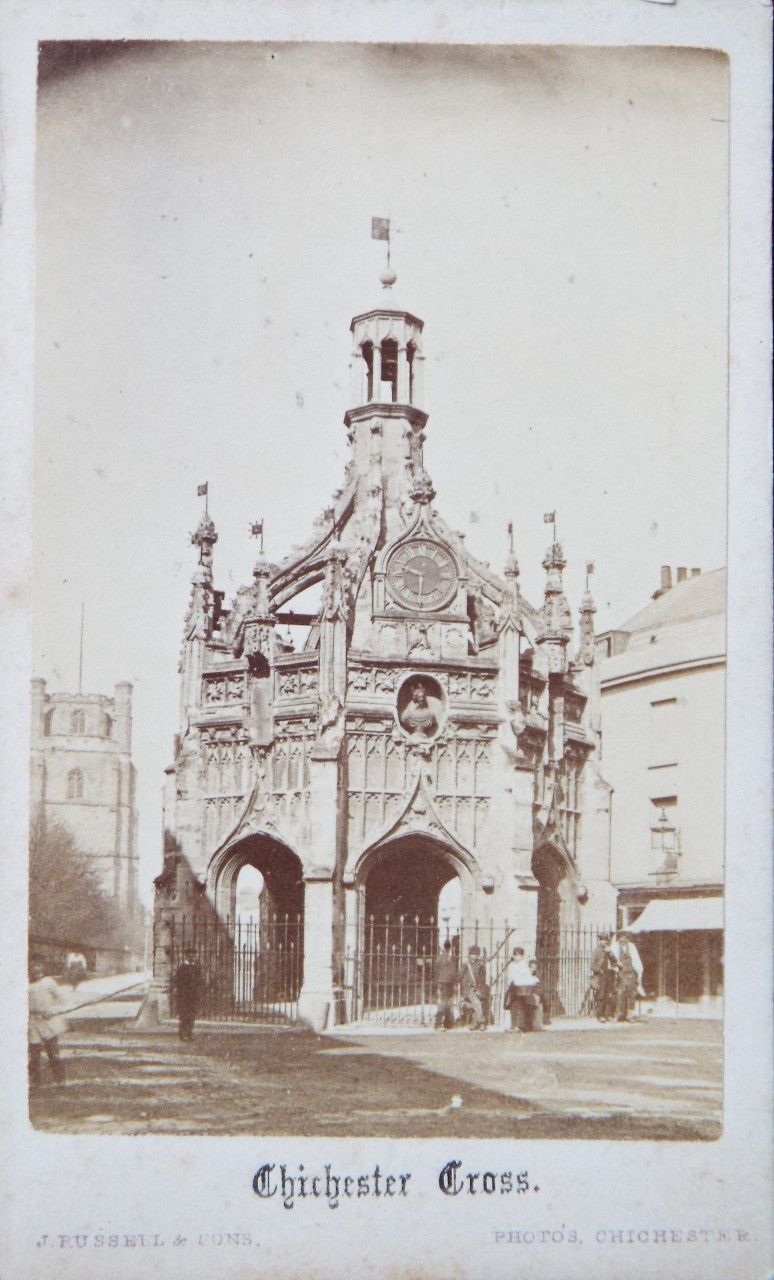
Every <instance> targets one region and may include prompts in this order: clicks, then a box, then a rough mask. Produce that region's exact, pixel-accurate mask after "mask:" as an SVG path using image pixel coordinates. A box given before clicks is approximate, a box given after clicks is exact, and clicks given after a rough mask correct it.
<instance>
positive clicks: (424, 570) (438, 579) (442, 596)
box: [387, 538, 457, 609]
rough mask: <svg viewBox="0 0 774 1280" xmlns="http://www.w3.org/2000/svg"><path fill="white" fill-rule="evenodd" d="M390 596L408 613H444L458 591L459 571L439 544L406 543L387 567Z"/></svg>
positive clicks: (424, 542)
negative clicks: (432, 610) (420, 611)
mask: <svg viewBox="0 0 774 1280" xmlns="http://www.w3.org/2000/svg"><path fill="white" fill-rule="evenodd" d="M387 583H388V585H389V588H390V594H391V595H392V597H393V599H394V600H396V601H397V602H398V604H401V605H403V607H404V608H405V609H441V608H442V607H443V606H444V605H446V604H448V603H449V601H450V600H451V599H452V597H453V596H454V594H455V592H456V590H457V570H456V568H455V566H454V561H453V560H452V558H451V556H450V555H449V553H448V551H447V550H446V549H445V548H444V547H442V546H441V545H440V544H439V543H438V542H430V541H429V540H428V539H426V538H418V539H417V540H416V541H414V542H404V544H403V546H402V547H399V548H398V550H397V551H395V552H394V553H393V555H392V556H391V557H390V561H389V564H388V565H387Z"/></svg>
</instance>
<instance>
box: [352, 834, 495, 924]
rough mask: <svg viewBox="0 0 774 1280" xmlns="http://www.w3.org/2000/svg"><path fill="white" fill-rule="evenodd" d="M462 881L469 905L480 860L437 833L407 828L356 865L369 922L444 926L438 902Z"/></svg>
mask: <svg viewBox="0 0 774 1280" xmlns="http://www.w3.org/2000/svg"><path fill="white" fill-rule="evenodd" d="M455 877H457V878H459V881H460V890H461V897H462V900H463V902H464V901H465V900H466V899H467V900H469V899H470V897H471V895H472V892H473V889H474V888H475V885H476V881H477V878H478V865H477V863H476V861H475V859H474V858H473V857H472V855H470V854H469V853H467V851H465V850H463V849H462V848H461V847H460V846H459V845H454V844H451V843H449V842H448V841H447V840H445V839H444V838H443V837H441V836H439V835H438V834H437V833H435V832H433V831H428V830H423V829H421V828H414V829H411V830H403V831H401V832H399V833H397V834H396V835H394V836H390V837H389V838H387V839H385V840H380V841H378V842H377V843H376V844H374V845H371V846H370V847H369V848H368V849H367V850H365V851H364V853H362V854H361V856H360V858H359V859H358V862H357V864H356V867H355V877H354V878H355V885H356V888H357V893H358V900H359V910H360V912H361V913H362V915H363V917H364V918H369V917H374V918H377V919H384V918H386V917H387V916H389V917H390V918H391V919H393V920H397V919H398V918H400V917H401V916H405V917H406V918H408V919H411V920H412V921H414V920H417V919H418V920H419V922H420V923H421V924H424V925H426V924H429V923H431V922H433V923H435V924H437V923H438V899H439V895H440V893H441V890H442V889H443V888H444V886H445V885H447V884H448V883H449V881H451V880H453V879H454V878H455Z"/></svg>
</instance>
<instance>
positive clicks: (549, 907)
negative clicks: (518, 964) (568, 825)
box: [532, 838, 578, 935]
mask: <svg viewBox="0 0 774 1280" xmlns="http://www.w3.org/2000/svg"><path fill="white" fill-rule="evenodd" d="M532 874H533V875H534V877H535V879H536V880H537V882H538V886H539V887H538V921H537V927H538V934H539V935H540V934H545V933H552V932H555V931H556V930H558V929H562V928H568V927H571V926H573V925H575V924H577V921H578V873H577V871H576V869H575V865H574V863H573V862H572V859H571V858H570V856H569V854H568V853H567V851H566V849H564V848H563V841H560V840H558V839H554V838H549V839H546V840H543V841H542V842H541V843H540V844H539V845H538V846H537V848H536V849H535V852H534V853H533V855H532Z"/></svg>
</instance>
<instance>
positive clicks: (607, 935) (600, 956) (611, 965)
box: [591, 929, 618, 1022]
mask: <svg viewBox="0 0 774 1280" xmlns="http://www.w3.org/2000/svg"><path fill="white" fill-rule="evenodd" d="M612 942H613V935H612V933H611V932H610V930H609V929H606V930H605V932H604V933H600V935H599V942H598V943H597V945H596V947H595V948H594V953H593V955H592V957H591V990H592V991H593V992H594V1010H595V1012H596V1015H597V1021H598V1022H612V1021H613V1019H614V1018H615V1015H616V1004H617V999H618V992H617V979H618V962H617V960H616V959H615V957H614V956H613V955H612V953H611V951H610V947H611V945H612Z"/></svg>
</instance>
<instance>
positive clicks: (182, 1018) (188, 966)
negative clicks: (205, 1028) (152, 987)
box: [173, 947, 204, 1040]
mask: <svg viewBox="0 0 774 1280" xmlns="http://www.w3.org/2000/svg"><path fill="white" fill-rule="evenodd" d="M173 982H174V990H175V1002H176V1005H177V1017H178V1024H177V1034H178V1036H179V1037H180V1039H181V1040H193V1029H194V1023H195V1021H196V1017H197V1014H198V1012H199V1004H200V1001H201V998H202V995H203V993H204V974H203V973H202V971H201V968H200V966H199V965H198V964H197V962H196V952H195V951H194V949H193V947H188V948H187V949H186V952H185V959H184V960H183V963H182V964H179V965H178V966H177V968H176V970H175V976H174V978H173Z"/></svg>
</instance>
